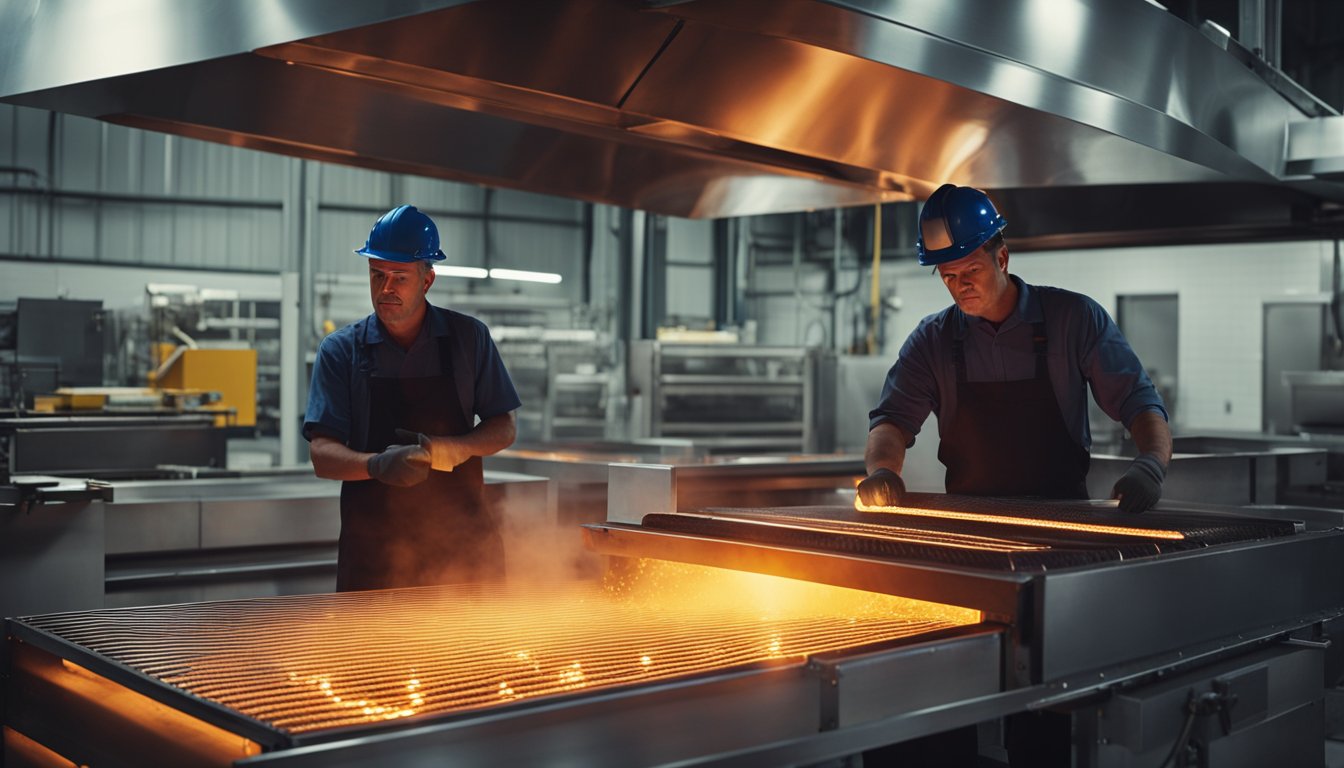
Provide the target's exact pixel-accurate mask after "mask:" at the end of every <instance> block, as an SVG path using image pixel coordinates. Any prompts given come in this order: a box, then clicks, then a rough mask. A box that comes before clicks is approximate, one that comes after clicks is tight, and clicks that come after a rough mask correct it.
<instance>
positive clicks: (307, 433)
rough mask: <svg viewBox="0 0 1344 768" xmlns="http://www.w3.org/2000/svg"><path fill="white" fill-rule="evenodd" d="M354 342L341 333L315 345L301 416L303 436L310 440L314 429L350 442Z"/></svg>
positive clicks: (334, 334)
mask: <svg viewBox="0 0 1344 768" xmlns="http://www.w3.org/2000/svg"><path fill="white" fill-rule="evenodd" d="M353 350H354V347H353V343H352V342H351V341H350V340H349V339H346V338H344V336H343V335H341V334H340V332H337V333H333V334H331V335H329V336H327V337H326V338H325V339H323V340H322V343H321V344H320V345H318V348H317V357H316V358H315V359H314V361H313V376H312V379H311V380H309V382H308V407H307V409H306V411H305V412H304V416H303V437H304V439H305V440H308V441H310V442H311V441H312V439H313V435H314V430H317V432H319V433H323V434H330V435H332V436H334V437H336V438H338V439H339V440H341V442H348V441H349V439H350V428H351V410H350V397H351V395H350V375H351V366H352V365H353V364H354V358H353Z"/></svg>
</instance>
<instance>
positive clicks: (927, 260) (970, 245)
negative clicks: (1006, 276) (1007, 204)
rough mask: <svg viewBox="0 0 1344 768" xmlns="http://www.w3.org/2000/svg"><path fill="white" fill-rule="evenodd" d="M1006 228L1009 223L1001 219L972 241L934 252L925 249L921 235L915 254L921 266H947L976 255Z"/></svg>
mask: <svg viewBox="0 0 1344 768" xmlns="http://www.w3.org/2000/svg"><path fill="white" fill-rule="evenodd" d="M1006 226H1008V222H1007V221H1004V220H1003V218H1002V217H1000V218H999V221H997V222H995V224H994V226H992V227H990V228H989V229H986V230H984V231H983V232H980V233H979V234H977V235H976V236H975V237H973V238H971V239H970V240H965V241H962V242H960V243H953V244H952V245H949V246H948V247H946V248H937V249H934V250H929V249H927V248H925V247H924V237H923V236H922V235H921V236H920V237H919V239H918V240H916V241H915V246H916V247H915V252H916V255H918V256H919V263H920V266H924V267H934V266H937V265H939V264H946V263H947V262H949V261H956V260H957V259H960V258H964V257H966V256H969V255H971V254H972V253H974V252H975V250H976V249H977V248H979V247H980V246H982V245H984V244H985V243H987V242H989V241H990V238H992V237H994V236H995V235H997V234H999V233H1000V232H1002V231H1003V228H1004V227H1006Z"/></svg>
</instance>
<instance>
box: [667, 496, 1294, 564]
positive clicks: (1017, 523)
mask: <svg viewBox="0 0 1344 768" xmlns="http://www.w3.org/2000/svg"><path fill="white" fill-rule="evenodd" d="M911 497H913V498H912V499H910V500H909V501H908V503H909V506H903V507H891V508H885V509H883V510H882V511H863V510H855V509H852V508H849V507H839V506H831V507H783V508H777V509H749V510H748V509H720V508H710V509H704V510H698V511H694V512H676V513H667V514H650V515H646V516H644V519H643V527H645V528H648V529H653V530H665V531H675V532H680V533H686V534H690V535H694V536H712V537H717V538H722V539H726V540H733V541H743V542H753V543H759V544H767V545H773V546H782V547H801V548H807V549H815V550H821V551H826V552H836V553H843V554H848V555H858V556H862V557H877V558H884V559H896V560H911V561H918V562H928V563H936V564H939V565H951V566H958V567H970V568H979V569H985V570H995V571H1020V572H1041V571H1047V570H1053V569H1058V568H1066V567H1075V566H1082V565H1092V564H1098V563H1105V562H1112V561H1120V560H1129V559H1133V558H1136V557H1148V556H1152V555H1158V554H1161V553H1164V552H1179V551H1185V550H1190V549H1199V548H1203V547H1206V546H1210V545H1214V544H1226V543H1233V542H1240V541H1253V540H1259V539H1268V538H1274V537H1279V536H1287V535H1291V534H1292V533H1294V532H1295V530H1296V528H1295V524H1294V523H1293V522H1291V521H1284V520H1264V519H1255V518H1246V517H1241V516H1235V517H1234V516H1230V515H1223V516H1213V515H1208V514H1180V513H1169V512H1163V513H1151V514H1147V515H1126V514H1122V513H1120V512H1118V511H1116V510H1114V509H1113V508H1109V507H1098V506H1095V505H1089V504H1079V503H1076V502H1072V503H1062V502H1049V501H1044V502H1036V501H1022V500H1003V499H982V498H977V497H964V496H945V495H942V494H937V495H935V494H911ZM917 504H922V505H924V506H916V505H917Z"/></svg>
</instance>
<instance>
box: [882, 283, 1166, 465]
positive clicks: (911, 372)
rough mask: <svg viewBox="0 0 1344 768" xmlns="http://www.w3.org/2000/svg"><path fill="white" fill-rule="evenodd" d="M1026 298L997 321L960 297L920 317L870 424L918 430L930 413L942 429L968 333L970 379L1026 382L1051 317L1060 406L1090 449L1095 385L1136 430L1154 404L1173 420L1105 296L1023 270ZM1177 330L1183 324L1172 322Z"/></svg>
mask: <svg viewBox="0 0 1344 768" xmlns="http://www.w3.org/2000/svg"><path fill="white" fill-rule="evenodd" d="M1009 278H1010V279H1011V280H1012V281H1013V282H1014V283H1015V284H1016V285H1017V290H1018V294H1017V306H1016V307H1014V309H1013V313H1012V314H1011V315H1009V316H1008V317H1007V319H1005V320H1004V321H1003V323H1001V324H1000V325H999V327H998V328H997V329H996V328H995V327H994V325H993V324H992V323H990V322H989V321H987V320H984V319H983V318H979V317H971V316H969V315H966V314H965V313H963V312H962V311H961V310H959V309H957V307H956V305H955V304H954V305H952V306H950V307H948V308H947V309H944V310H943V311H941V312H937V313H935V314H932V315H929V316H928V317H926V318H924V319H923V320H921V321H920V323H919V325H918V326H917V327H916V328H915V330H914V331H912V332H911V333H910V337H909V338H907V339H906V340H905V344H904V345H902V347H901V353H900V357H898V358H897V359H896V363H895V365H893V366H891V370H890V371H889V372H888V373H887V380H886V383H885V384H883V386H882V397H881V399H879V401H878V404H877V407H876V408H874V409H873V410H872V411H870V412H869V413H868V428H869V429H872V428H873V427H876V426H877V425H878V424H881V423H883V422H890V423H892V424H895V425H896V426H898V427H900V428H901V429H903V430H905V432H906V433H907V434H909V435H910V436H911V439H910V444H909V445H907V446H906V447H907V448H909V447H910V446H911V445H914V444H915V441H914V436H915V435H917V434H919V430H920V427H921V426H923V424H924V420H925V419H927V418H928V417H929V414H930V413H933V414H935V415H936V416H937V417H938V426H939V432H938V434H939V436H940V437H941V436H942V434H943V433H942V427H943V425H944V424H949V423H951V420H952V415H953V414H954V413H956V408H957V372H956V365H955V363H954V362H953V357H952V341H953V339H955V338H961V339H963V344H964V353H965V355H966V379H967V381H1016V380H1019V379H1030V378H1033V377H1034V376H1035V375H1036V355H1035V352H1034V349H1033V345H1032V324H1033V323H1038V322H1041V320H1042V319H1044V321H1045V335H1046V338H1047V339H1048V352H1047V360H1048V370H1049V374H1050V385H1051V387H1052V388H1053V389H1054V392H1055V401H1056V402H1057V403H1058V404H1059V410H1060V414H1061V415H1062V416H1063V417H1064V425H1065V427H1067V429H1068V431H1069V435H1070V436H1072V437H1073V439H1074V440H1076V441H1077V442H1078V445H1080V446H1082V447H1083V448H1084V449H1090V448H1091V447H1092V433H1091V431H1090V430H1089V429H1088V423H1087V390H1088V387H1089V386H1090V387H1091V389H1092V396H1093V397H1094V398H1096V401H1097V405H1099V406H1100V407H1101V410H1102V411H1104V412H1105V413H1106V415H1107V416H1110V417H1111V418H1112V419H1115V420H1116V421H1118V422H1120V423H1121V424H1124V425H1125V427H1126V428H1128V427H1129V425H1130V423H1131V422H1133V420H1134V417H1135V416H1137V415H1139V414H1140V413H1143V412H1144V411H1156V412H1158V413H1160V414H1162V418H1164V419H1165V418H1167V409H1166V407H1165V406H1164V405H1163V403H1162V396H1161V395H1159V394H1158V392H1157V389H1156V388H1155V387H1154V386H1153V382H1152V380H1151V379H1149V378H1148V374H1147V372H1145V371H1144V369H1143V364H1142V363H1140V362H1139V358H1138V356H1137V355H1135V354H1134V350H1133V349H1132V348H1130V346H1129V342H1127V341H1125V337H1124V336H1122V335H1121V334H1120V329H1119V328H1117V327H1116V325H1115V322H1114V321H1112V320H1111V316H1110V315H1108V314H1107V313H1106V310H1105V309H1103V308H1102V307H1101V305H1100V304H1098V303H1097V302H1095V301H1093V300H1092V299H1090V298H1088V297H1087V296H1084V295H1082V294H1081V293H1074V292H1072V291H1066V290H1063V289H1061V288H1051V287H1048V286H1032V285H1027V284H1026V283H1024V282H1022V280H1021V279H1020V278H1019V277H1017V276H1016V275H1009ZM1172 332H1173V333H1174V332H1175V329H1174V328H1173V329H1172Z"/></svg>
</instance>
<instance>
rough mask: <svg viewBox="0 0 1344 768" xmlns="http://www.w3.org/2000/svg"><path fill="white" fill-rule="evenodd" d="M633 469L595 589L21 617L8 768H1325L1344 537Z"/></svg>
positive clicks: (436, 593)
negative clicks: (991, 756) (978, 734)
mask: <svg viewBox="0 0 1344 768" xmlns="http://www.w3.org/2000/svg"><path fill="white" fill-rule="evenodd" d="M624 469H625V470H626V474H627V476H626V477H625V478H624V480H623V481H621V482H619V483H618V482H615V481H613V483H612V496H611V499H610V515H609V516H610V518H611V519H610V520H609V521H608V522H606V523H601V524H594V525H590V526H587V527H586V528H585V531H584V536H585V538H586V540H587V542H588V544H589V546H591V547H593V548H594V549H595V550H597V551H600V552H603V553H606V554H609V555H613V556H616V557H615V559H614V560H613V565H612V568H611V570H609V571H608V573H607V576H606V579H605V580H604V581H603V582H602V583H601V584H597V583H593V582H579V583H574V584H568V585H566V584H563V583H559V584H558V583H554V582H527V581H524V582H520V583H509V584H501V585H475V586H445V587H431V588H420V589H406V590H388V591H379V592H369V593H354V594H342V595H317V596H301V597H289V598H272V599H263V600H248V601H232V602H221V603H203V604H186V605H175V606H166V607H161V608H153V609H126V610H120V611H92V612H84V613H69V614H55V615H47V616H37V617H28V618H21V619H11V620H9V621H8V622H7V625H6V633H7V650H8V653H9V660H10V670H11V671H10V679H9V681H8V688H9V690H8V692H7V701H8V704H7V709H6V713H5V728H6V730H5V745H6V746H5V748H6V756H7V758H8V759H9V760H10V761H11V762H10V763H9V764H11V765H50V764H55V762H56V761H57V760H58V759H59V758H57V757H56V756H55V754H56V753H59V755H62V756H64V758H65V759H68V760H73V761H75V762H79V763H87V764H95V765H96V764H102V763H109V764H136V763H137V762H143V761H144V760H147V759H151V758H150V756H153V759H158V760H168V761H170V762H172V761H177V762H191V763H192V764H198V765H230V764H233V765H240V766H241V765H248V766H254V765H255V766H262V765H277V766H280V765H283V766H291V765H324V766H327V765H365V764H369V765H371V764H375V763H377V764H383V765H386V764H427V763H428V762H437V763H443V762H452V763H453V764H454V765H501V764H547V763H561V762H565V763H569V764H583V765H588V766H617V765H619V766H632V765H661V764H668V763H674V762H675V763H677V764H679V765H726V764H732V765H761V766H765V765H787V764H810V763H816V762H819V761H822V760H826V759H830V758H834V757H839V756H843V755H846V754H851V753H854V752H857V751H860V750H863V749H865V748H868V747H872V746H876V745H880V744H886V743H892V742H898V741H903V740H906V739H909V738H913V737H917V736H920V735H924V734H929V733H933V732H938V731H942V730H946V729H948V728H953V727H958V726H963V725H967V724H972V723H979V722H984V721H988V720H992V719H994V718H998V717H1001V716H1004V715H1008V714H1011V713H1016V712H1023V711H1029V710H1034V709H1044V708H1051V709H1058V710H1062V711H1067V712H1071V713H1072V716H1073V721H1074V729H1075V733H1076V736H1075V737H1074V739H1075V744H1076V747H1075V748H1076V749H1077V750H1078V754H1079V759H1080V761H1081V762H1080V764H1087V765H1097V766H1121V765H1139V764H1144V765H1146V764H1156V763H1157V762H1158V761H1160V760H1161V758H1162V756H1163V755H1164V754H1166V753H1167V752H1168V751H1171V752H1172V753H1173V754H1177V756H1178V758H1179V761H1180V762H1179V763H1178V764H1191V763H1186V762H1185V761H1186V759H1187V758H1190V759H1192V760H1197V761H1200V762H1199V764H1201V765H1221V766H1228V765H1238V766H1239V765H1247V766H1249V765H1264V764H1267V762H1266V761H1267V759H1268V756H1269V755H1270V754H1272V755H1273V756H1274V757H1275V759H1277V760H1278V761H1279V762H1282V763H1283V764H1293V765H1299V764H1310V763H1312V762H1313V754H1312V750H1313V749H1315V750H1316V751H1317V753H1316V754H1315V758H1314V762H1317V763H1319V762H1320V754H1319V751H1320V750H1321V748H1322V747H1321V744H1322V738H1321V720H1320V711H1319V707H1320V699H1321V696H1322V680H1323V678H1324V674H1323V670H1322V664H1323V655H1324V652H1323V650H1322V647H1323V645H1324V643H1323V642H1322V637H1321V631H1322V630H1321V627H1322V623H1323V622H1325V621H1327V620H1330V619H1333V618H1335V617H1337V616H1338V615H1340V613H1341V612H1344V531H1341V530H1337V529H1334V528H1326V527H1317V526H1311V525H1305V524H1302V523H1298V522H1295V521H1292V520H1285V519H1277V518H1273V517H1266V518H1252V517H1245V516H1242V515H1238V514H1235V513H1234V512H1235V511H1234V510H1231V509H1219V508H1210V507H1203V508H1201V507H1199V505H1181V506H1178V507H1166V508H1163V509H1161V510H1160V511H1156V512H1154V513H1150V514H1146V515H1143V516H1139V517H1134V516H1121V515H1119V514H1118V513H1117V512H1116V511H1115V510H1114V509H1113V508H1112V507H1110V506H1109V505H1106V504H1078V503H1072V504H1070V503H1062V502H1033V501H1022V500H1005V499H971V498H965V497H954V496H941V495H919V494H916V495H913V496H912V498H911V499H909V500H908V506H906V507H896V508H881V509H865V510H859V509H855V508H854V507H853V506H851V505H828V506H820V507H818V506H812V507H775V508H767V507H754V508H705V509H699V510H681V511H677V507H678V506H679V503H678V501H677V499H676V493H677V491H676V486H675V484H673V485H672V486H669V485H668V484H667V482H666V480H667V474H666V472H659V471H652V470H651V471H650V472H648V473H641V472H640V469H641V468H639V467H626V468H624ZM655 469H656V468H655ZM645 478H647V482H645ZM783 577H787V578H783ZM71 722H80V723H81V728H80V729H78V730H75V729H71V728H69V725H68V724H69V723H71ZM1182 742H1184V744H1185V746H1184V747H1182ZM1173 747H1175V748H1173Z"/></svg>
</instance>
